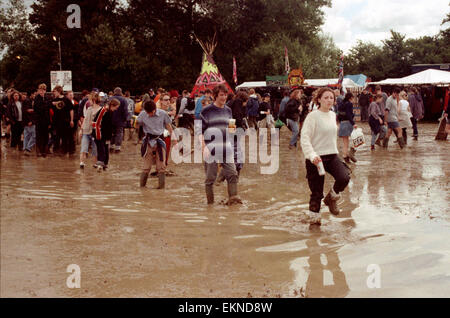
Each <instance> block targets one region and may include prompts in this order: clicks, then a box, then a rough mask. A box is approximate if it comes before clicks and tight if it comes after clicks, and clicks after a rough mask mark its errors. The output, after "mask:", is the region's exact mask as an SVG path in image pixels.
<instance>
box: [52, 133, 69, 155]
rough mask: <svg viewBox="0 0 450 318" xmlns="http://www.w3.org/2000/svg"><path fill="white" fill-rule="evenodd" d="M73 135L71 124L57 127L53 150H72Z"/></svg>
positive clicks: (65, 151)
mask: <svg viewBox="0 0 450 318" xmlns="http://www.w3.org/2000/svg"><path fill="white" fill-rule="evenodd" d="M72 137H73V135H72V128H70V126H68V127H66V126H62V127H56V134H55V140H54V141H53V151H54V152H57V151H60V152H62V153H63V154H66V153H68V152H69V151H70V140H71V138H72Z"/></svg>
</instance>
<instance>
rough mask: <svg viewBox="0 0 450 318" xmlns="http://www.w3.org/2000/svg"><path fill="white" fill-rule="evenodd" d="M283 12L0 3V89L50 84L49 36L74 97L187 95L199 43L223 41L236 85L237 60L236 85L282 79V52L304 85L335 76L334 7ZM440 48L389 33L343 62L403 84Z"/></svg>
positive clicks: (171, 4)
mask: <svg viewBox="0 0 450 318" xmlns="http://www.w3.org/2000/svg"><path fill="white" fill-rule="evenodd" d="M72 3H76V4H78V5H79V6H80V8H81V28H79V29H78V28H74V29H70V28H68V27H67V24H66V19H67V17H68V15H69V14H68V13H67V12H66V9H67V6H68V5H70V4H72ZM282 3H283V5H280V1H279V0H227V1H216V0H152V1H145V0H128V1H123V0H78V1H76V0H37V1H34V3H33V4H32V5H31V8H27V7H26V5H25V3H24V0H8V1H3V0H0V30H1V32H0V50H3V55H2V57H1V60H0V85H2V86H3V87H9V86H11V85H14V87H16V88H17V89H19V90H22V91H29V90H31V89H34V88H35V87H36V85H37V84H38V83H41V82H45V83H48V82H49V77H50V71H52V70H58V69H59V64H58V63H59V53H58V43H57V42H55V41H54V40H53V36H54V37H55V38H59V39H60V41H61V47H62V50H61V51H62V65H63V69H64V70H71V71H72V76H73V79H72V82H73V87H74V89H75V90H82V89H85V88H86V89H89V88H92V87H100V88H102V89H103V90H109V89H112V88H114V87H115V86H121V87H123V88H124V89H129V90H130V91H131V92H132V93H133V94H137V93H141V92H144V91H147V90H148V88H150V87H153V88H156V87H165V88H173V89H178V90H182V89H191V88H192V86H193V84H194V82H195V80H196V78H197V76H198V74H199V72H200V68H201V60H202V53H203V52H202V49H201V47H200V46H199V45H198V43H197V42H196V39H195V37H196V36H197V37H198V38H200V39H202V40H208V39H210V38H212V37H213V35H214V34H217V39H218V46H217V48H216V50H215V52H214V59H215V61H216V63H217V65H218V67H219V70H220V71H221V73H222V74H223V75H224V76H225V78H226V79H227V80H228V82H229V83H230V84H231V85H232V83H231V81H232V80H231V79H232V72H233V70H232V59H233V56H235V57H236V60H237V64H238V78H239V82H243V81H252V80H263V79H265V76H266V75H281V74H283V73H284V47H285V46H286V47H287V49H288V52H289V60H290V66H291V68H297V67H302V69H303V71H304V75H305V77H306V78H308V77H309V78H330V77H331V78H333V77H337V73H338V63H339V57H340V56H341V54H342V51H341V50H340V49H339V48H337V47H336V45H335V43H334V42H333V40H332V39H331V37H330V36H327V35H324V34H322V33H321V26H322V25H323V23H324V13H323V12H322V9H323V8H324V7H326V6H331V0H302V1H300V0H283V1H282ZM399 39H401V41H400V43H399V42H398V40H399ZM444 39H447V43H448V30H447V34H446V33H445V32H442V34H440V35H439V36H436V37H425V38H421V39H416V40H407V41H405V40H404V36H403V35H401V34H398V33H396V32H392V38H391V39H389V40H386V41H385V42H384V47H377V46H375V45H372V44H367V43H363V42H360V43H359V44H358V45H357V46H356V47H354V48H352V50H351V52H350V55H349V56H348V57H347V58H346V67H345V73H346V74H351V73H364V74H366V75H368V76H370V77H372V78H373V79H382V78H384V77H387V75H391V74H395V76H391V77H399V76H401V75H403V74H404V73H405V72H407V71H408V67H409V65H410V64H414V63H428V61H431V60H433V62H435V63H438V62H443V61H444V60H447V61H448V54H449V53H448V52H446V53H445V52H444V53H442V52H440V51H439V50H438V48H439V47H442V46H443V45H444V46H445V44H444V43H445V42H443V41H444ZM414 41H415V42H414ZM413 42H414V43H413ZM441 42H442V43H441ZM409 43H411V44H412V45H410V44H409ZM436 43H439V45H440V46H438V45H437V44H436ZM413 47H414V50H412V48H413ZM386 48H388V49H389V51H388V52H389V54H387V53H386V52H387V51H386V50H385V49H386ZM437 51H439V52H437ZM443 51H445V50H443ZM447 51H448V50H447ZM424 56H426V59H424ZM419 60H420V61H419ZM380 63H381V64H380ZM379 65H386V66H385V67H383V68H379V67H378V66H379Z"/></svg>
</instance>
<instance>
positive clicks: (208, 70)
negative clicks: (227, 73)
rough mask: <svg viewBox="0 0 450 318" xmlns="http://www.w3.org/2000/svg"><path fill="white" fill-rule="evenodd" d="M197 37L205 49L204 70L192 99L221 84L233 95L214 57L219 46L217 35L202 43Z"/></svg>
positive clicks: (193, 91) (198, 79)
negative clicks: (201, 92)
mask: <svg viewBox="0 0 450 318" xmlns="http://www.w3.org/2000/svg"><path fill="white" fill-rule="evenodd" d="M195 37H196V39H197V42H198V43H199V44H200V46H201V47H202V49H203V61H202V70H201V72H200V76H199V77H198V78H197V81H196V82H195V85H194V88H193V89H192V92H191V97H195V95H197V94H198V93H199V92H200V91H204V90H206V89H210V90H212V89H214V87H216V86H218V85H221V84H223V85H225V86H226V87H227V88H228V92H229V93H233V90H232V89H231V87H230V85H229V84H228V83H227V81H226V80H225V78H224V77H223V76H222V74H220V72H219V68H218V67H217V65H216V62H214V60H213V57H212V55H213V52H214V50H215V48H216V46H217V41H216V34H214V37H213V39H212V41H210V42H202V41H201V40H200V39H199V38H197V36H195Z"/></svg>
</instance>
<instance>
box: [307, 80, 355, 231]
mask: <svg viewBox="0 0 450 318" xmlns="http://www.w3.org/2000/svg"><path fill="white" fill-rule="evenodd" d="M335 98H336V96H335V95H334V92H333V91H332V90H331V89H330V88H322V89H320V90H319V92H318V94H317V96H316V98H315V101H314V102H315V103H316V104H318V105H320V107H319V109H318V110H314V111H312V112H311V113H310V114H309V115H308V116H307V117H306V119H305V122H304V124H303V128H302V132H301V138H300V140H301V146H302V150H303V154H304V156H305V161H306V178H307V179H308V184H309V188H310V190H311V198H310V201H309V211H308V212H307V213H306V214H307V219H308V222H309V223H311V224H319V225H320V224H321V218H320V205H321V201H322V198H323V185H324V181H325V174H323V175H320V174H319V171H318V169H319V167H320V166H321V164H323V167H324V169H325V171H326V172H328V173H329V174H331V175H332V176H333V178H334V179H335V183H334V186H333V188H332V189H331V190H330V192H329V193H328V195H327V196H326V197H325V200H324V203H325V204H326V205H327V206H328V207H329V209H330V212H331V213H332V214H334V215H338V214H339V212H340V211H339V208H338V206H337V201H338V200H339V198H340V196H339V193H340V192H342V191H344V189H345V188H346V187H347V185H348V183H349V182H350V171H349V169H348V167H347V166H346V165H345V164H344V163H343V162H342V160H341V159H339V157H338V149H337V131H338V127H337V122H336V113H334V112H333V111H331V108H332V107H333V105H334V103H335Z"/></svg>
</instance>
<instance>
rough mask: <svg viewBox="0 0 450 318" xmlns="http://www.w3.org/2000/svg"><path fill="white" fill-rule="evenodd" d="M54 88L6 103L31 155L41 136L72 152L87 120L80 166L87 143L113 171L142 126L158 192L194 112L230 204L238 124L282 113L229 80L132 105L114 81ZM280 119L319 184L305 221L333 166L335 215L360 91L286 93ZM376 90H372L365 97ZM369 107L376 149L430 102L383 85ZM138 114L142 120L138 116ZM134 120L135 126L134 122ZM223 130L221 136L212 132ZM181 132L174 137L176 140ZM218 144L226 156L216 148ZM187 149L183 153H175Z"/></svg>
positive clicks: (267, 123)
mask: <svg viewBox="0 0 450 318" xmlns="http://www.w3.org/2000/svg"><path fill="white" fill-rule="evenodd" d="M45 93H46V85H45V84H41V85H39V87H38V89H37V91H36V92H35V93H34V94H33V95H32V96H31V97H30V98H28V97H27V96H26V95H23V94H20V93H19V92H16V91H14V90H9V91H8V92H7V96H6V97H5V98H4V99H3V100H2V105H6V106H3V107H2V115H3V118H4V120H6V123H7V125H8V126H9V127H10V128H9V129H10V133H11V147H17V146H18V145H19V144H20V140H21V134H22V133H23V134H24V143H23V150H24V152H25V153H29V152H31V149H32V147H33V146H34V143H36V150H37V153H38V156H43V157H45V156H46V155H47V154H48V153H49V148H50V146H53V152H54V153H56V152H60V153H62V154H66V153H69V154H73V153H74V151H75V140H76V137H77V136H76V132H77V127H80V130H79V131H80V136H81V149H80V168H82V169H83V168H84V166H85V164H86V163H85V162H86V159H87V155H88V153H89V150H90V149H91V153H92V156H93V157H94V158H95V162H96V163H95V165H94V167H95V168H97V169H98V171H99V172H100V171H103V170H106V169H107V167H108V163H109V153H110V152H115V153H117V152H120V151H121V144H122V141H123V135H124V129H125V128H131V129H134V128H136V130H138V131H139V130H140V131H141V135H142V136H141V137H142V146H141V156H142V165H143V168H142V173H141V175H140V186H141V187H145V186H146V184H147V180H148V177H149V173H150V171H151V167H152V165H155V166H156V170H157V176H158V189H164V188H165V175H166V167H167V164H168V157H169V153H170V149H171V147H174V146H176V145H177V140H178V139H179V137H180V136H173V134H174V128H175V127H176V126H178V127H185V128H192V126H191V124H192V122H193V120H194V119H198V120H200V121H201V123H202V128H201V132H200V133H198V135H196V136H195V138H198V139H199V142H200V143H201V145H202V152H203V154H204V159H205V163H204V169H205V194H206V199H207V203H208V204H213V203H214V184H216V182H217V181H218V180H220V181H224V180H226V181H227V184H228V196H229V198H228V200H227V202H226V203H227V204H236V203H242V201H241V199H240V198H239V196H238V182H239V176H240V173H241V170H242V168H243V158H240V157H239V154H240V153H242V152H241V151H240V149H239V145H240V143H239V142H238V141H237V140H236V139H234V140H233V141H234V142H230V139H229V138H228V136H230V135H231V136H233V138H237V136H234V135H233V132H235V130H236V129H237V128H242V129H244V130H245V129H248V128H256V129H260V128H271V127H273V125H274V112H273V110H272V107H271V106H270V101H271V100H270V98H271V96H270V94H264V95H263V96H258V94H256V93H255V91H254V90H253V89H251V90H249V91H239V92H237V94H236V95H230V94H229V91H228V89H227V87H225V86H223V85H219V86H216V87H215V88H214V89H213V90H212V91H211V90H206V91H203V92H201V96H197V98H191V96H190V94H189V92H187V91H183V93H182V94H181V96H179V95H178V93H177V92H176V91H171V92H166V91H164V90H162V89H161V90H158V94H157V95H156V94H155V95H151V94H145V95H143V96H142V100H141V101H139V102H136V103H135V102H134V101H133V100H132V99H131V98H130V96H129V92H126V93H125V96H124V95H123V94H122V90H121V89H120V88H116V89H115V90H114V92H111V93H110V94H109V95H110V96H106V94H103V93H100V92H99V91H98V89H93V90H92V91H91V92H90V93H89V92H85V93H84V97H83V98H82V99H81V101H80V102H79V103H77V102H76V101H75V100H74V98H73V92H67V93H66V94H65V95H64V93H63V89H62V87H60V86H57V87H55V88H54V89H53V91H52V97H51V98H47V97H46V96H45ZM283 95H284V97H283V99H282V101H281V104H280V109H279V113H278V119H279V120H280V121H281V122H283V123H284V124H285V125H286V126H287V127H288V128H289V129H290V130H291V131H292V136H291V138H290V142H289V148H290V149H293V148H296V147H297V143H298V140H299V139H300V144H301V148H302V151H303V154H304V157H305V167H306V172H307V173H306V177H307V180H308V185H309V188H310V190H311V195H310V202H309V210H308V211H307V212H306V221H307V222H309V223H310V224H320V223H321V217H320V208H321V202H322V199H323V198H324V195H323V188H324V179H325V172H328V173H329V174H330V175H331V176H333V178H334V179H335V183H334V185H333V187H332V188H331V189H330V191H329V193H328V194H327V195H326V196H325V199H324V201H323V202H324V204H325V205H327V206H328V207H329V210H330V212H331V213H332V214H333V215H338V214H339V213H340V210H339V208H338V205H337V201H338V200H339V198H340V193H342V192H343V191H344V190H345V188H346V187H347V185H348V183H349V181H350V169H349V166H348V163H350V162H351V161H353V162H356V161H357V160H356V158H355V152H356V151H355V149H354V148H352V147H351V146H350V144H349V137H350V135H351V133H352V131H353V130H354V129H355V128H357V126H356V124H355V121H354V113H353V105H354V103H355V96H354V95H353V94H352V93H347V94H345V96H342V95H341V92H340V91H337V92H336V91H333V90H332V89H330V88H321V89H318V90H316V91H315V92H314V93H313V99H312V100H311V101H310V103H308V101H307V98H306V96H305V95H304V93H303V90H302V89H298V88H297V89H293V90H291V91H286V92H284V94H283ZM366 97H368V96H366ZM370 100H372V102H371V103H370V104H369V107H368V109H367V113H368V114H367V115H368V116H367V118H368V121H369V125H370V127H371V130H372V142H371V146H372V149H374V145H375V144H378V145H382V146H384V147H387V146H388V142H389V138H390V136H391V134H392V133H393V132H394V133H395V134H396V136H397V138H398V144H399V146H400V147H403V146H404V144H406V142H407V135H406V129H407V128H413V137H414V138H415V139H416V140H417V137H418V131H417V121H418V120H420V119H421V118H423V115H424V109H423V102H422V99H421V96H420V94H419V93H418V92H417V90H415V89H414V88H410V89H409V90H408V93H406V92H405V91H400V89H398V88H395V89H394V90H393V92H392V94H391V96H387V94H386V93H383V92H382V91H381V88H379V87H377V90H376V94H375V96H374V97H373V98H370ZM133 116H135V117H136V118H135V119H134V120H133ZM134 124H136V126H134ZM214 131H220V132H221V133H222V136H223V138H219V139H216V138H212V139H211V138H205V136H211V135H214V133H213V132H214ZM171 136H173V137H174V138H171ZM338 137H341V138H342V141H343V151H342V155H343V159H344V160H340V158H339V156H338V154H339V151H338V148H337V139H338ZM217 149H220V150H222V151H221V154H220V153H219V154H217V153H215V152H216V151H217ZM177 151H179V150H177Z"/></svg>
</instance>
